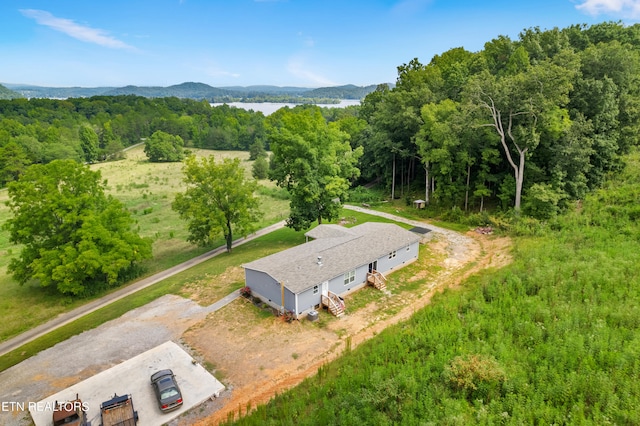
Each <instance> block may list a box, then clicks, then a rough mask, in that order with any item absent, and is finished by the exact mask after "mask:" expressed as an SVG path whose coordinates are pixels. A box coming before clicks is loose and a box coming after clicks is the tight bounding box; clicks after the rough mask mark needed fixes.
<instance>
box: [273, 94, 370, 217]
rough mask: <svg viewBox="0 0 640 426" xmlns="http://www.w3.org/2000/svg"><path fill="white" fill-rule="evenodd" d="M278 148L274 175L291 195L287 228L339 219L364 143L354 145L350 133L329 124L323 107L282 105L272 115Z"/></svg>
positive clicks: (274, 142)
mask: <svg viewBox="0 0 640 426" xmlns="http://www.w3.org/2000/svg"><path fill="white" fill-rule="evenodd" d="M267 121H268V126H269V143H270V146H271V150H272V152H273V157H272V161H271V168H270V171H269V177H270V178H271V179H272V180H275V181H276V182H277V184H278V186H280V187H283V188H286V189H287V190H288V191H289V193H290V194H291V197H292V198H291V204H290V207H291V212H290V217H289V219H288V220H287V226H289V227H291V228H293V229H296V230H301V229H306V228H309V226H310V225H311V222H313V221H315V220H317V221H318V223H322V220H323V219H326V220H333V219H336V218H337V217H338V215H339V213H340V209H341V206H342V202H343V201H344V200H345V199H346V197H347V191H348V189H349V186H350V183H351V181H352V179H355V178H356V177H358V175H359V174H360V171H359V170H358V168H357V167H356V164H357V162H358V158H360V156H361V155H362V147H359V148H357V149H355V150H352V149H351V145H350V144H349V137H348V134H346V133H345V132H343V131H341V130H339V129H338V128H337V127H336V126H329V125H328V124H327V122H326V121H325V119H324V118H323V116H322V113H321V110H320V108H319V107H315V106H304V107H296V108H293V109H288V108H283V109H280V110H278V111H277V112H275V113H274V114H271V115H270V116H269V117H268V118H267Z"/></svg>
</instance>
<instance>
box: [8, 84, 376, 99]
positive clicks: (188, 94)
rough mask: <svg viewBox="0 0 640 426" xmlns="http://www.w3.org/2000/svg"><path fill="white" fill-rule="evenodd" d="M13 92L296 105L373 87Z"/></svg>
mask: <svg viewBox="0 0 640 426" xmlns="http://www.w3.org/2000/svg"><path fill="white" fill-rule="evenodd" d="M5 85H6V86H7V87H8V88H9V89H10V90H11V91H12V93H17V96H14V97H19V96H24V97H27V98H55V99H66V98H84V97H91V96H115V95H137V96H144V97H148V98H163V97H171V96H175V97H177V98H183V99H195V100H203V99H205V100H208V101H210V102H232V101H235V102H242V101H245V100H246V101H251V102H255V101H260V102H270V101H273V102H297V101H298V100H300V99H305V100H308V99H363V98H364V97H365V96H366V95H367V94H369V93H370V92H372V91H374V90H375V88H376V86H375V85H372V86H366V87H359V86H354V85H346V86H338V87H325V88H319V89H310V88H306V87H290V86H285V87H279V86H268V85H259V86H247V87H243V86H232V87H221V88H219V87H212V86H209V85H208V84H204V83H196V82H185V83H181V84H176V85H173V86H167V87H162V86H133V85H130V86H124V87H86V88H85V87H41V86H31V85H20V84H8V83H6V84H5Z"/></svg>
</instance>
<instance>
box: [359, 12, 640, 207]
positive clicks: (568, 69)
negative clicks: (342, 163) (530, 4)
mask: <svg viewBox="0 0 640 426" xmlns="http://www.w3.org/2000/svg"><path fill="white" fill-rule="evenodd" d="M639 48H640V26H639V25H632V26H625V25H623V24H622V23H619V22H607V23H602V24H598V25H593V26H586V25H573V26H570V27H567V28H564V29H557V28H555V29H552V30H545V31H543V30H540V29H539V28H530V29H526V30H524V31H522V32H521V33H520V35H519V38H518V39H517V40H511V39H510V38H509V37H506V36H499V37H497V38H495V39H493V40H491V41H489V42H487V43H485V45H484V49H483V50H481V51H479V52H469V51H466V50H465V49H463V48H454V49H451V50H449V51H447V52H444V53H442V54H440V55H436V56H435V57H433V59H432V60H431V61H430V62H429V63H428V64H426V65H423V64H422V63H420V62H419V61H418V60H417V59H414V60H412V61H410V62H409V63H407V64H403V65H401V66H399V67H398V79H397V82H396V86H395V87H394V88H393V89H389V88H388V87H387V86H379V87H378V88H377V90H376V91H375V92H373V93H371V94H369V95H368V96H367V97H366V98H365V100H364V102H363V103H362V108H361V111H360V115H359V118H361V119H363V120H365V121H366V122H367V126H366V128H365V129H364V130H363V131H362V132H361V133H359V134H358V136H357V137H356V138H355V140H352V144H356V145H362V146H364V155H363V157H362V160H361V162H360V168H361V171H362V177H363V179H364V180H365V181H370V180H374V179H382V181H383V182H384V183H385V184H386V186H387V188H389V189H390V190H391V194H392V196H394V197H398V196H403V195H404V194H407V193H409V192H411V191H412V190H414V191H415V189H416V188H418V187H420V186H421V187H422V190H421V193H422V194H424V195H423V196H424V197H425V200H426V201H427V202H428V203H431V204H436V205H440V206H446V207H459V208H464V209H471V208H475V209H479V210H482V209H483V208H485V207H486V202H487V201H491V202H493V203H494V205H496V206H497V207H499V208H505V209H506V208H514V209H515V210H518V211H519V210H520V209H522V210H523V211H525V212H526V213H528V214H530V215H533V216H536V217H539V218H547V217H549V216H550V215H553V214H555V213H556V212H557V211H558V210H559V209H562V208H563V207H565V206H566V205H567V203H569V202H571V201H572V200H576V199H582V198H583V197H584V196H585V194H586V193H587V192H588V191H590V190H592V189H593V188H596V187H598V186H599V185H600V184H601V183H602V182H603V179H604V178H605V176H606V175H607V174H608V173H610V172H614V171H616V170H619V169H620V167H621V160H620V158H621V155H623V154H624V153H626V152H628V151H629V149H630V147H632V146H637V145H638V134H639V132H638V130H639V128H638V126H639V125H640V120H639V118H640V108H638V107H639V105H640V103H639V102H640V97H639V89H640V85H639V80H638V65H639V64H640V61H639V59H640V56H639Z"/></svg>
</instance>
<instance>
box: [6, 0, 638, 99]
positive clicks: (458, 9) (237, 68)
mask: <svg viewBox="0 0 640 426" xmlns="http://www.w3.org/2000/svg"><path fill="white" fill-rule="evenodd" d="M618 20H620V21H622V22H624V23H627V24H633V23H636V22H638V20H640V0H493V1H484V0H396V1H392V0H108V1H107V0H2V1H1V2H0V82H3V83H21V84H34V85H40V86H54V87H69V86H81V87H96V86H125V85H129V84H132V85H139V86H169V85H173V84H179V83H183V82H188V81H194V82H202V83H206V84H209V85H211V86H216V87H223V86H236V85H238V86H249V85H259V84H269V85H276V86H303V87H325V86H335V85H342V84H356V85H359V86H364V85H369V84H378V83H384V82H394V81H395V79H396V75H397V73H396V67H397V66H399V65H402V64H404V63H407V62H409V61H410V60H411V59H413V58H418V59H419V60H420V61H421V62H422V63H428V62H429V61H430V60H431V58H432V57H433V56H434V55H436V54H440V53H442V52H445V51H447V50H449V49H451V48H454V47H464V48H465V49H467V50H470V51H478V50H481V49H482V47H483V44H484V43H485V42H486V41H489V40H491V39H493V38H495V37H497V36H498V35H506V36H509V37H511V38H512V39H516V38H517V37H518V33H519V32H520V31H522V30H523V29H525V28H530V27H539V28H541V29H551V28H554V27H558V28H564V27H567V26H569V25H572V24H583V23H584V24H594V23H598V22H603V21H618Z"/></svg>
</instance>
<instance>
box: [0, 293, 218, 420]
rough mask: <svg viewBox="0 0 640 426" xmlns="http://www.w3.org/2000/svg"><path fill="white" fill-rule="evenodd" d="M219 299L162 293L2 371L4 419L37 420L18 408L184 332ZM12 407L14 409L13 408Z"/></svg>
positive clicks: (0, 407)
mask: <svg viewBox="0 0 640 426" xmlns="http://www.w3.org/2000/svg"><path fill="white" fill-rule="evenodd" d="M218 306H219V305H217V304H216V305H211V306H209V307H202V306H199V305H198V304H196V303H195V302H193V301H191V300H189V299H184V298H182V297H178V296H174V295H166V296H163V297H161V298H159V299H157V300H155V301H153V302H151V303H149V304H147V305H145V306H142V307H140V308H137V309H134V310H132V311H130V312H128V313H126V314H125V315H123V316H121V317H120V318H117V319H115V320H112V321H109V322H107V323H105V324H103V325H101V326H99V327H97V328H95V329H93V330H89V331H86V332H84V333H81V334H79V335H77V336H74V337H72V338H70V339H68V340H66V341H64V342H61V343H59V344H57V345H55V346H54V347H52V348H49V349H47V350H45V351H42V352H40V353H39V354H38V355H36V356H34V357H31V358H29V359H27V360H25V361H23V362H21V363H20V364H18V365H16V366H14V367H11V368H10V369H8V370H5V371H3V372H2V373H0V383H2V386H1V389H2V390H0V424H2V425H4V426H23V425H33V421H32V420H31V417H30V416H29V413H28V412H27V411H26V410H25V411H22V410H20V409H16V408H19V404H18V403H21V404H24V405H25V406H26V407H28V403H29V402H33V403H35V402H37V401H40V400H42V399H44V398H46V397H48V396H50V395H52V394H55V393H57V392H59V391H60V390H62V389H65V388H67V387H69V386H71V385H73V384H76V383H78V382H80V381H82V380H85V379H87V378H89V377H91V376H93V375H95V374H97V373H99V372H102V371H105V370H107V369H109V368H110V367H112V366H114V365H116V364H119V363H121V362H123V361H125V360H128V359H130V358H132V357H134V356H136V355H139V354H141V353H143V352H145V351H148V350H149V349H152V348H154V347H156V346H158V345H160V344H162V343H165V342H167V341H169V340H171V341H173V342H179V341H180V336H182V334H183V333H184V332H185V330H187V329H188V328H189V327H190V326H192V325H193V324H195V323H197V322H199V321H201V320H202V319H204V318H205V317H206V316H207V314H209V313H210V312H213V311H214V310H215V309H216V308H217V307H218ZM12 408H14V409H16V410H15V411H12Z"/></svg>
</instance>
